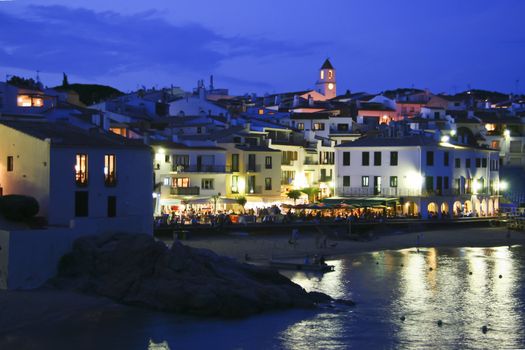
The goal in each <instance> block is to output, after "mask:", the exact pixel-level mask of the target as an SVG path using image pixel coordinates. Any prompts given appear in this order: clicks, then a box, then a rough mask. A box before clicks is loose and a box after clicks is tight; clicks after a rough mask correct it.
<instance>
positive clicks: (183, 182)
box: [173, 177, 190, 187]
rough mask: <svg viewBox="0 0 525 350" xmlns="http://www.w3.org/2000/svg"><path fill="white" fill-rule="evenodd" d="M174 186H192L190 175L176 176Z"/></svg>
mask: <svg viewBox="0 0 525 350" xmlns="http://www.w3.org/2000/svg"><path fill="white" fill-rule="evenodd" d="M173 187H190V178H189V177H174V178H173Z"/></svg>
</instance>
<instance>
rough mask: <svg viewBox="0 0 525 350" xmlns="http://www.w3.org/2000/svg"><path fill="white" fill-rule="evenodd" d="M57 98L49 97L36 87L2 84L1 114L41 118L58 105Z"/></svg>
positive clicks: (0, 90)
mask: <svg viewBox="0 0 525 350" xmlns="http://www.w3.org/2000/svg"><path fill="white" fill-rule="evenodd" d="M57 102H58V98H57V96H52V95H48V94H46V93H45V92H44V90H43V89H41V88H38V86H35V87H34V88H32V89H29V88H21V87H17V86H14V85H12V84H8V83H4V82H0V113H1V114H2V115H23V116H39V115H42V113H44V111H46V110H48V109H50V108H52V107H55V106H56V105H57Z"/></svg>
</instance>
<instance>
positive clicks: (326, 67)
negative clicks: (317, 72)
mask: <svg viewBox="0 0 525 350" xmlns="http://www.w3.org/2000/svg"><path fill="white" fill-rule="evenodd" d="M321 69H334V66H332V63H330V60H329V59H328V58H327V59H326V60H325V61H324V63H323V65H322V66H321Z"/></svg>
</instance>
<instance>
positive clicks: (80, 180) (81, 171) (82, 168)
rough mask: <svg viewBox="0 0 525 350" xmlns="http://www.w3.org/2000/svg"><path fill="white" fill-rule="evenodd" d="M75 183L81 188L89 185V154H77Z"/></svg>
mask: <svg viewBox="0 0 525 350" xmlns="http://www.w3.org/2000/svg"><path fill="white" fill-rule="evenodd" d="M75 181H76V183H77V185H79V186H85V185H87V183H88V156H87V154H77V156H76V164H75Z"/></svg>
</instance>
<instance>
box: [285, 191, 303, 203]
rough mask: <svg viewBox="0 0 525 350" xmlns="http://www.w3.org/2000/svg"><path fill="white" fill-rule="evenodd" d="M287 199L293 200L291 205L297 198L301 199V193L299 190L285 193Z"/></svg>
mask: <svg viewBox="0 0 525 350" xmlns="http://www.w3.org/2000/svg"><path fill="white" fill-rule="evenodd" d="M287 195H288V198H290V199H293V205H295V203H296V202H297V200H298V199H299V198H301V191H299V190H290V191H288V193H287Z"/></svg>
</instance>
